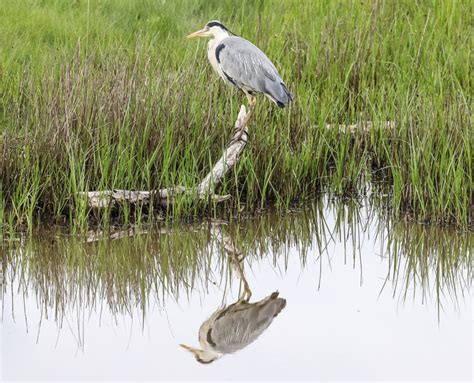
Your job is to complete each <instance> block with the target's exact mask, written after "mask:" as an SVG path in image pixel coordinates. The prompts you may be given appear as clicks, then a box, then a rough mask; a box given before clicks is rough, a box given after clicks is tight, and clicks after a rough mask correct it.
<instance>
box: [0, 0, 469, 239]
mask: <svg viewBox="0 0 474 383" xmlns="http://www.w3.org/2000/svg"><path fill="white" fill-rule="evenodd" d="M26 3H27V5H23V6H19V5H18V4H17V2H15V1H11V0H7V1H6V2H4V4H3V5H2V7H3V8H4V9H3V12H2V13H1V14H0V43H1V45H2V46H3V47H4V49H2V51H1V53H0V74H1V81H0V94H1V97H0V127H1V133H0V139H1V142H0V145H1V150H0V151H1V164H0V170H1V179H0V182H1V191H0V197H1V201H0V221H1V222H2V223H3V224H4V226H7V227H9V228H11V229H12V230H14V229H18V228H24V227H28V228H29V229H30V230H32V228H34V227H35V226H37V225H39V224H40V223H44V222H50V221H51V220H52V221H54V222H57V223H65V224H67V225H68V226H70V227H72V228H73V229H74V230H75V229H78V228H85V227H86V226H87V225H88V224H89V223H90V220H89V217H90V215H89V211H88V208H87V206H86V204H85V202H84V201H83V200H82V199H81V198H80V196H79V194H78V193H79V192H81V191H87V190H103V189H113V188H117V189H131V190H150V189H156V188H160V187H169V186H173V185H182V186H186V187H192V186H194V185H196V184H197V182H198V180H199V179H201V178H202V177H203V176H204V175H205V174H206V172H207V171H208V170H209V168H210V166H212V164H213V162H214V161H215V160H216V159H217V158H218V157H219V156H220V154H221V151H222V149H223V148H224V147H225V145H226V143H227V140H228V138H229V137H230V134H231V130H232V124H233V121H234V119H235V116H236V114H237V112H238V108H239V106H240V103H241V102H242V100H243V97H242V96H241V95H239V94H238V93H237V92H236V91H234V90H233V89H230V88H228V87H226V86H225V85H224V84H221V82H220V81H219V80H218V79H216V76H215V75H214V74H213V73H212V72H211V69H210V66H209V65H208V63H207V59H206V53H205V46H204V44H203V43H202V42H201V43H197V42H189V41H186V40H185V39H184V36H185V35H186V33H188V32H190V31H193V30H195V29H197V28H198V27H199V28H200V27H202V25H203V24H204V23H205V22H206V21H207V20H209V19H213V18H219V19H220V20H222V21H224V22H225V23H226V24H227V25H228V26H229V28H230V29H232V30H235V32H236V33H238V34H240V35H242V36H244V37H246V38H248V39H250V40H251V41H253V42H255V43H256V44H257V45H258V46H260V47H261V48H262V49H263V50H264V51H265V52H266V53H267V54H268V55H269V57H270V58H271V59H272V60H273V61H274V62H275V63H276V64H277V67H278V68H279V70H280V72H281V74H282V77H283V78H284V79H285V81H286V82H287V84H288V86H289V88H290V89H291V91H292V92H293V93H294V94H295V95H296V100H295V102H294V103H293V104H292V106H291V107H290V108H289V109H285V110H282V111H280V110H277V109H276V108H274V107H273V106H271V105H270V104H269V103H268V102H267V101H266V100H263V99H262V100H261V102H260V103H259V105H258V108H257V112H256V116H255V120H254V121H253V122H252V123H251V126H250V134H251V138H250V143H249V146H248V149H247V150H246V152H245V153H244V155H243V158H242V159H241V161H240V163H239V164H238V166H237V168H236V169H235V172H233V173H232V174H230V175H229V176H228V177H227V178H226V179H225V181H224V183H223V185H222V188H221V189H222V190H221V192H222V193H223V194H226V193H230V194H232V196H233V198H232V200H231V202H229V203H227V205H226V206H225V207H224V209H223V210H222V211H225V214H227V215H228V214H229V212H240V211H242V210H243V209H244V210H255V209H256V208H259V207H264V206H266V205H267V204H269V203H272V204H275V205H276V206H280V207H282V208H288V207H289V206H290V204H292V203H294V202H296V201H302V200H305V199H306V198H308V197H311V196H313V195H314V194H317V193H320V192H322V191H325V192H329V193H331V194H333V195H336V196H343V197H347V196H349V197H354V196H358V195H360V194H364V192H365V190H366V188H367V185H368V184H370V183H372V182H374V181H380V180H382V181H383V184H384V185H388V186H387V188H385V189H384V193H388V194H390V210H391V211H392V213H393V214H394V215H397V216H400V215H402V214H403V215H406V214H407V213H408V215H409V216H411V217H413V218H414V219H416V220H419V221H423V222H431V223H447V224H454V225H457V226H458V227H464V228H466V227H468V226H470V225H472V222H473V216H472V214H473V203H472V201H473V195H472V193H473V192H472V190H473V188H472V185H473V179H472V171H473V169H472V146H473V145H472V141H473V140H472V120H471V117H472V116H471V113H472V110H471V103H472V89H471V86H472V84H471V78H470V73H471V71H470V70H471V69H472V68H470V62H471V61H472V60H470V58H472V57H470V47H469V30H470V27H469V15H470V5H469V2H468V1H455V2H439V3H438V2H434V3H429V2H422V3H413V2H405V1H401V2H373V3H371V2H355V1H354V2H312V1H288V2H281V1H276V0H275V1H273V0H269V1H263V0H262V1H252V2H250V1H243V2H238V3H236V2H233V1H230V0H227V1H209V0H205V1H191V0H181V1H173V2H171V1H162V2H158V1H141V2H128V1H124V0H117V1H103V2H97V1H84V2H73V3H71V4H69V5H66V3H61V2H56V1H52V0H51V1H43V2H35V1H27V2H26ZM26 9H28V12H27V13H25V12H26V11H25V10H26ZM367 120H370V121H373V122H374V123H375V128H374V129H373V131H371V132H368V133H367V132H357V133H355V134H344V133H341V132H338V131H337V130H328V129H326V128H325V124H326V123H335V124H338V123H354V122H358V121H367ZM387 120H393V121H395V122H396V129H395V130H394V131H387V130H385V129H383V128H382V125H383V122H384V121H387ZM155 208H156V207H153V206H152V207H151V208H149V209H144V208H134V207H132V206H125V207H124V208H123V209H122V210H121V211H120V212H118V213H117V212H111V211H108V210H106V211H104V212H102V213H101V214H100V215H98V216H95V221H94V222H95V223H98V224H100V225H107V224H109V223H110V222H111V218H112V219H118V220H120V221H121V222H124V223H130V222H135V223H136V222H145V221H149V220H154V219H156V218H157V216H163V215H164V216H165V217H167V218H169V217H179V216H181V217H197V216H202V215H203V214H208V213H209V211H208V210H204V207H202V206H198V205H196V204H194V203H192V201H189V200H185V199H183V200H182V201H178V203H177V204H176V205H175V207H174V208H173V210H172V211H171V210H170V211H166V212H163V211H159V210H157V209H155ZM232 214H233V213H232Z"/></svg>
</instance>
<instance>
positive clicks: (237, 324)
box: [207, 293, 286, 354]
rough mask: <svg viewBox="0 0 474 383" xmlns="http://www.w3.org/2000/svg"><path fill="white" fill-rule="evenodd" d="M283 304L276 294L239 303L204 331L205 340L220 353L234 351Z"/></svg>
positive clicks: (259, 331) (250, 339)
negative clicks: (206, 332) (205, 334)
mask: <svg viewBox="0 0 474 383" xmlns="http://www.w3.org/2000/svg"><path fill="white" fill-rule="evenodd" d="M285 305H286V301H285V299H282V298H278V293H273V294H272V295H271V296H269V297H267V298H265V299H263V300H262V301H260V302H256V303H251V304H248V303H241V304H236V305H233V307H232V308H231V309H230V310H229V311H228V312H227V313H226V315H223V316H222V317H220V318H219V319H218V320H216V322H215V323H214V325H213V326H212V329H210V330H209V332H208V334H207V340H208V342H210V343H211V345H212V346H213V348H214V349H215V350H216V351H218V352H221V353H224V354H229V353H233V352H236V351H238V350H240V349H242V348H244V347H246V346H247V345H249V344H250V343H252V342H253V341H254V340H255V339H257V338H258V337H259V336H260V335H261V334H262V333H263V332H264V331H265V330H266V329H267V328H268V326H270V324H271V323H272V321H273V318H275V317H276V316H277V315H278V314H279V313H280V311H281V310H283V308H284V307H285Z"/></svg>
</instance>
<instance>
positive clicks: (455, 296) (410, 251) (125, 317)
mask: <svg viewBox="0 0 474 383" xmlns="http://www.w3.org/2000/svg"><path fill="white" fill-rule="evenodd" d="M472 245H473V235H472V233H465V232H464V233H459V232H455V231H453V230H450V229H446V228H445V229H442V228H433V227H428V226H424V225H419V224H408V223H404V222H392V221H389V220H387V219H385V218H384V217H383V216H382V215H381V213H380V211H379V210H377V209H373V208H370V205H369V204H359V203H357V204H356V203H347V204H334V203H331V202H330V201H325V204H314V205H312V206H309V207H308V208H306V209H301V210H295V211H293V212H290V213H287V214H278V213H276V212H272V211H269V212H262V213H261V214H259V215H256V216H253V217H249V218H248V219H242V220H239V221H233V222H225V221H207V222H204V223H197V224H179V225H178V224H174V225H162V226H161V227H153V228H141V229H135V230H133V229H132V230H127V231H123V230H122V231H120V230H112V231H106V232H91V233H88V234H87V235H83V236H76V235H65V234H64V233H61V232H41V233H38V234H37V235H34V236H30V237H18V238H16V239H12V240H9V241H8V242H6V243H4V249H3V256H2V263H3V264H2V267H3V272H4V273H3V274H4V275H3V278H4V280H3V296H2V333H1V335H2V340H1V344H2V379H3V380H46V381H51V380H206V381H207V380H230V379H232V380H268V381H275V380H299V379H305V380H308V379H309V380H374V379H375V380H382V379H385V380H465V381H470V380H471V373H472V356H473V355H472V339H473V338H472V337H473V331H472V326H473V316H472V304H473V303H472V298H471V293H472V276H473V268H472ZM244 282H246V283H248V287H249V289H250V290H251V293H252V297H251V299H250V302H258V301H261V300H262V299H264V298H265V297H268V296H270V295H271V294H272V293H274V292H278V293H279V297H280V298H281V299H284V300H285V301H286V305H282V306H284V307H279V311H278V315H277V316H275V317H274V318H272V320H270V322H271V323H270V324H269V325H268V327H267V328H265V329H264V330H263V331H262V333H261V335H260V336H259V337H258V338H257V339H256V340H254V341H253V342H250V343H249V344H248V345H246V346H245V347H242V348H241V349H240V350H239V351H237V352H235V353H231V354H224V355H222V356H221V357H220V358H218V359H217V360H215V361H214V362H212V363H209V364H201V363H198V362H197V361H196V360H195V358H194V357H193V355H192V354H191V353H190V352H188V351H186V350H185V349H183V348H181V347H180V346H179V344H181V343H184V344H187V345H190V346H192V347H196V348H197V347H199V342H198V331H199V328H200V326H201V324H202V323H203V322H204V321H205V320H206V319H208V318H209V317H210V316H211V315H212V314H213V313H214V312H215V311H216V310H219V309H224V308H225V307H228V306H229V305H231V304H233V303H236V302H237V301H238V300H239V298H242V296H243V293H244ZM233 307H235V306H233ZM228 311H229V309H228ZM259 315H260V314H259ZM261 319H262V318H260V320H261ZM217 331H218V330H217V327H215V329H214V334H213V336H218V335H216V334H217ZM234 335H235V334H234ZM213 341H215V339H214V340H213Z"/></svg>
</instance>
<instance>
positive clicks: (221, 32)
mask: <svg viewBox="0 0 474 383" xmlns="http://www.w3.org/2000/svg"><path fill="white" fill-rule="evenodd" d="M230 34H231V32H230V31H229V30H228V29H227V28H226V27H225V26H224V24H222V23H221V22H220V21H217V20H213V21H209V22H208V23H207V24H206V26H205V27H204V28H203V29H200V30H199V31H196V32H193V33H191V34H190V35H188V39H192V38H196V37H220V36H223V37H225V36H229V35H230Z"/></svg>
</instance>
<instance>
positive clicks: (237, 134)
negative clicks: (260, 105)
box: [232, 92, 257, 142]
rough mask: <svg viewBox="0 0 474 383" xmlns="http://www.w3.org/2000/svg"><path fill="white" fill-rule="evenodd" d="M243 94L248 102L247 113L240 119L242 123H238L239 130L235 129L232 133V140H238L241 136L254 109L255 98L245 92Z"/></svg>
mask: <svg viewBox="0 0 474 383" xmlns="http://www.w3.org/2000/svg"><path fill="white" fill-rule="evenodd" d="M245 95H246V96H247V100H248V102H249V107H248V110H247V114H246V116H245V118H244V120H243V121H242V124H241V125H240V130H239V131H236V132H235V134H234V137H233V138H232V141H234V142H235V141H238V140H240V138H241V137H242V134H243V133H244V132H245V128H246V127H247V124H248V122H249V121H250V117H251V116H252V114H253V112H254V110H255V105H256V104H257V98H256V97H255V96H253V95H251V94H249V93H247V92H245Z"/></svg>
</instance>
